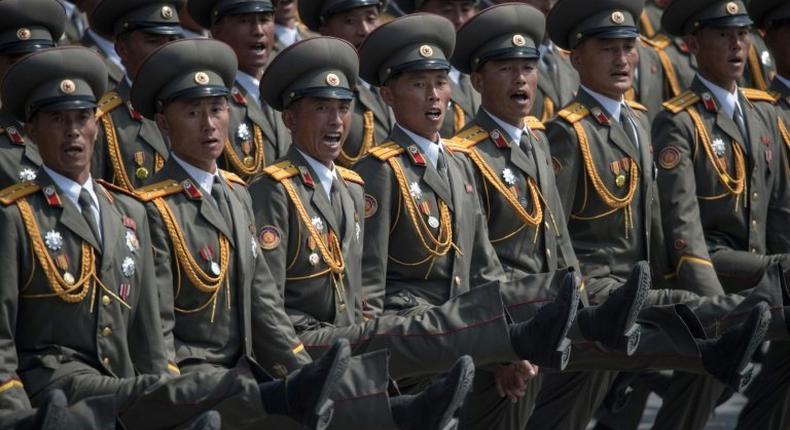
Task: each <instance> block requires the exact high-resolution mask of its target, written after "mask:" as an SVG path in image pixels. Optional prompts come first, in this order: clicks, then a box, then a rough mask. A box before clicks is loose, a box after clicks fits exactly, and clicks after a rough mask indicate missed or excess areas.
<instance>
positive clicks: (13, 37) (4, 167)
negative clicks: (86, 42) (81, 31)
mask: <svg viewBox="0 0 790 430" xmlns="http://www.w3.org/2000/svg"><path fill="white" fill-rule="evenodd" d="M65 19H66V13H65V11H64V10H63V7H62V6H61V5H60V4H59V3H58V2H57V1H56V0H33V1H25V2H24V3H23V2H22V1H19V0H10V1H4V2H2V3H0V28H3V35H4V36H0V39H2V40H1V41H0V77H2V76H3V75H5V73H6V71H7V70H8V68H9V67H11V65H12V64H14V63H15V62H16V61H17V60H18V59H19V58H21V57H22V56H24V55H25V54H28V53H30V52H34V51H37V50H39V49H42V48H51V47H53V46H55V41H57V40H58V39H60V36H61V35H62V34H63V26H64V24H65ZM0 130H2V131H0V187H2V188H5V187H8V186H10V185H13V184H15V183H17V182H19V181H29V180H33V179H36V172H37V171H38V168H39V166H41V156H40V155H39V154H38V148H36V146H35V145H34V144H33V143H31V142H30V140H29V139H27V137H26V136H25V131H24V127H23V126H22V123H21V122H19V121H17V120H16V118H14V116H13V115H11V114H10V113H8V112H7V109H5V108H2V109H1V110H0Z"/></svg>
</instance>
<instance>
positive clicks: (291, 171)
mask: <svg viewBox="0 0 790 430" xmlns="http://www.w3.org/2000/svg"><path fill="white" fill-rule="evenodd" d="M263 173H266V174H267V175H269V176H271V177H272V179H274V180H275V181H277V182H280V181H282V180H283V179H288V178H291V177H294V176H296V175H298V174H299V169H298V168H297V167H296V166H294V165H293V164H292V163H291V162H290V161H288V160H283V161H280V162H279V163H276V164H272V165H271V166H269V167H267V168H265V169H263Z"/></svg>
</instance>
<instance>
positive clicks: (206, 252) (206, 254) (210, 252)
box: [199, 245, 220, 276]
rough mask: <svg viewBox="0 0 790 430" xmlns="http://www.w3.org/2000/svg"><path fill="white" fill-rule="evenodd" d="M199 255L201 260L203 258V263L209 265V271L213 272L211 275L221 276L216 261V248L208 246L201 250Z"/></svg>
mask: <svg viewBox="0 0 790 430" xmlns="http://www.w3.org/2000/svg"><path fill="white" fill-rule="evenodd" d="M199 254H200V258H202V259H203V261H205V262H207V263H208V267H209V270H211V273H212V274H213V275H214V276H219V274H220V270H219V264H217V262H216V261H214V248H212V247H211V246H209V245H206V246H204V247H202V248H200V252H199Z"/></svg>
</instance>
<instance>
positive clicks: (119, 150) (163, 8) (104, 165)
mask: <svg viewBox="0 0 790 430" xmlns="http://www.w3.org/2000/svg"><path fill="white" fill-rule="evenodd" d="M176 9H177V8H176V5H175V3H174V2H166V1H158V0H138V1H135V2H127V1H119V0H104V1H102V2H101V3H99V5H98V6H96V9H94V10H93V12H92V13H91V16H90V22H91V26H92V28H93V29H94V30H96V31H97V32H98V33H99V34H103V35H115V36H118V35H119V34H121V33H124V32H127V31H142V32H145V33H150V34H154V35H165V36H167V35H180V34H182V32H183V30H182V29H181V26H180V24H179V21H178V13H177V12H176ZM130 79H131V78H130V77H128V76H126V75H124V78H123V79H122V80H121V82H120V83H119V84H118V85H117V87H115V89H114V90H113V91H110V92H108V93H107V94H105V95H104V96H103V97H102V99H101V101H100V102H99V106H98V109H97V116H98V118H99V122H100V124H101V132H100V133H99V139H98V142H97V147H96V151H95V152H94V158H93V166H92V169H91V170H92V172H93V174H94V175H95V176H97V177H100V178H104V179H106V180H107V181H110V182H112V183H114V184H115V185H118V186H119V187H121V188H123V189H125V190H129V191H131V190H134V189H136V188H140V187H142V186H144V185H147V184H149V183H151V182H150V180H151V177H152V176H153V175H154V173H155V172H156V171H158V170H159V169H161V168H162V166H163V165H164V163H165V161H166V160H167V157H168V153H169V148H168V146H167V144H166V143H165V140H164V138H163V137H162V135H161V133H160V132H159V129H158V128H157V126H156V124H155V123H154V122H153V121H152V120H151V119H147V118H144V117H143V115H141V114H140V112H138V111H137V110H136V109H135V108H134V106H132V103H131V101H130V99H129V96H130V94H129V92H130V89H131V88H130V81H129V80H130Z"/></svg>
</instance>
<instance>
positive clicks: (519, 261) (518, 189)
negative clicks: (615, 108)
mask: <svg viewBox="0 0 790 430" xmlns="http://www.w3.org/2000/svg"><path fill="white" fill-rule="evenodd" d="M527 126H528V127H529V130H530V133H531V134H530V135H529V137H528V138H529V146H528V147H526V148H525V147H523V146H520V144H519V142H517V141H512V138H511V137H510V135H508V134H507V133H506V132H505V131H504V130H503V129H502V128H501V127H500V126H499V124H497V122H496V121H495V120H494V119H493V118H492V117H491V116H490V115H489V114H488V113H487V112H486V111H485V110H483V109H481V110H479V111H478V113H477V116H475V118H474V119H473V120H472V121H471V122H470V123H469V124H467V127H466V128H465V129H464V130H463V131H462V132H461V133H459V134H458V135H457V136H455V137H454V138H453V139H451V140H450V141H449V144H450V145H451V146H453V147H458V148H459V149H460V150H459V152H461V153H463V154H465V155H466V156H467V157H468V158H469V159H470V161H471V162H472V164H473V166H474V167H475V173H476V183H477V185H478V186H479V187H480V190H479V192H478V195H479V196H480V199H481V207H482V209H483V213H484V215H485V217H486V222H487V225H488V233H489V239H490V241H491V244H492V245H493V246H494V249H495V250H496V253H497V257H498V258H499V261H500V262H501V263H502V267H503V268H504V270H505V277H506V279H507V280H508V281H513V282H512V283H508V285H509V286H512V288H513V289H515V291H509V289H505V288H503V290H502V293H503V298H504V300H505V304H506V306H507V307H508V309H509V311H510V313H511V316H513V315H516V314H517V313H518V312H517V310H518V309H517V308H520V307H521V306H526V305H534V304H542V303H543V302H545V301H551V300H552V299H553V298H554V296H555V295H556V291H554V290H553V289H552V288H551V287H552V283H553V278H554V274H555V272H556V271H558V270H562V269H566V268H568V267H576V268H577V269H578V262H577V261H576V255H575V254H574V252H573V245H572V244H571V242H570V235H569V233H568V227H567V224H566V223H565V215H564V212H563V208H562V203H561V202H560V195H559V192H558V191H557V185H556V182H555V179H554V170H553V167H552V161H551V155H550V152H549V141H548V139H547V137H546V135H545V133H544V130H545V127H544V125H543V123H541V122H540V121H538V119H537V118H535V117H527ZM509 288H510V287H509Z"/></svg>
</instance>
